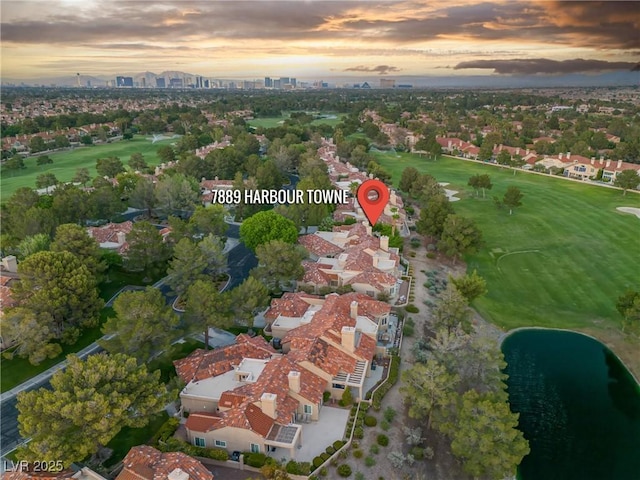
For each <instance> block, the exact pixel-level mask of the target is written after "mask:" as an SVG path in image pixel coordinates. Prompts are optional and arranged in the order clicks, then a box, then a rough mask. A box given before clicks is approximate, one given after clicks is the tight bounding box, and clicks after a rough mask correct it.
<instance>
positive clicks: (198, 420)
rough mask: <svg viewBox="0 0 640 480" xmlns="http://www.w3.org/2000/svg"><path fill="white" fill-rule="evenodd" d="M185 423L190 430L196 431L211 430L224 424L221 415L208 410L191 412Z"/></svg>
mask: <svg viewBox="0 0 640 480" xmlns="http://www.w3.org/2000/svg"><path fill="white" fill-rule="evenodd" d="M185 425H186V427H187V428H188V429H189V430H194V431H196V432H209V431H211V430H216V429H217V428H220V427H221V426H224V424H223V422H222V418H220V416H219V415H216V414H213V413H206V412H198V413H192V414H190V415H189V417H188V418H187V423H186V424H185Z"/></svg>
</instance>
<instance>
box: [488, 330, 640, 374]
mask: <svg viewBox="0 0 640 480" xmlns="http://www.w3.org/2000/svg"><path fill="white" fill-rule="evenodd" d="M523 330H549V331H557V332H570V333H576V334H578V335H584V336H585V337H589V338H591V339H592V340H595V341H597V342H599V343H601V344H602V345H604V346H605V347H607V348H608V349H609V350H610V351H611V353H613V355H615V357H616V358H617V359H618V361H619V362H620V363H621V364H622V365H623V366H624V368H626V369H627V371H628V372H629V374H630V375H631V377H632V378H633V379H634V381H635V382H636V385H638V386H640V381H638V377H637V376H636V374H635V372H634V371H633V368H632V367H631V366H630V362H625V361H624V360H623V358H622V357H620V356H619V355H618V354H617V353H616V352H615V350H614V347H615V345H612V344H610V343H607V342H605V341H604V340H602V339H600V338H598V337H596V336H595V335H592V334H590V333H585V332H581V331H579V330H572V329H570V328H551V327H536V326H532V327H518V328H513V329H511V330H508V331H506V332H503V333H502V335H500V337H499V338H498V346H499V347H500V348H502V344H503V343H504V341H505V340H506V339H507V338H508V337H510V336H511V335H513V334H514V333H517V332H521V331H523Z"/></svg>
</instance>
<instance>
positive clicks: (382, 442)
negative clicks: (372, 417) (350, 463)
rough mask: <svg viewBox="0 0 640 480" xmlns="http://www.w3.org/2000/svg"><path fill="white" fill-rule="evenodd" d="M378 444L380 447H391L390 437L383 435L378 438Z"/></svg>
mask: <svg viewBox="0 0 640 480" xmlns="http://www.w3.org/2000/svg"><path fill="white" fill-rule="evenodd" d="M376 442H378V445H380V446H381V447H386V446H387V445H389V437H387V436H386V435H385V434H383V433H381V434H379V435H378V436H377V437H376Z"/></svg>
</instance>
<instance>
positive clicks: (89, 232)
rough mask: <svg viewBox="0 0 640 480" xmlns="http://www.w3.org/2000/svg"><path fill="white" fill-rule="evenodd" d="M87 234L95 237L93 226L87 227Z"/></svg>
mask: <svg viewBox="0 0 640 480" xmlns="http://www.w3.org/2000/svg"><path fill="white" fill-rule="evenodd" d="M87 235H89V237H90V238H93V228H91V227H89V228H87Z"/></svg>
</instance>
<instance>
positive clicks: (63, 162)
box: [0, 136, 176, 202]
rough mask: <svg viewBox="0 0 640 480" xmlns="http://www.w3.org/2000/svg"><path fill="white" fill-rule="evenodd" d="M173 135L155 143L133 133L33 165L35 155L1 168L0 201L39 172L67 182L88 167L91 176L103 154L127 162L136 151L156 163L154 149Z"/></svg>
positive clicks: (28, 184) (29, 184) (29, 183)
mask: <svg viewBox="0 0 640 480" xmlns="http://www.w3.org/2000/svg"><path fill="white" fill-rule="evenodd" d="M174 142H176V139H167V140H160V141H157V142H155V143H152V141H151V140H150V139H149V138H147V137H144V136H136V137H135V138H133V139H132V140H122V141H119V142H114V143H106V144H101V145H94V146H88V147H78V148H75V149H73V150H65V151H63V152H57V153H51V154H49V157H51V159H52V160H53V163H52V164H49V165H40V166H39V165H37V163H36V161H37V156H36V157H31V158H28V159H26V160H25V161H24V164H25V166H26V168H24V169H22V170H19V171H12V170H3V172H2V180H1V183H0V194H1V195H0V198H1V200H2V201H3V202H4V201H5V200H6V199H7V198H9V197H10V196H11V195H13V192H15V191H16V190H17V189H18V188H21V187H30V188H35V187H36V178H37V176H38V175H40V174H41V173H53V174H54V175H55V176H56V178H57V179H58V180H59V181H61V182H69V181H70V180H71V179H72V178H73V176H74V175H75V173H76V170H77V169H78V168H83V167H84V168H88V169H89V174H90V175H91V176H92V177H94V176H96V175H97V172H96V160H97V159H99V158H106V157H118V158H119V159H120V160H122V162H123V163H124V164H125V166H126V165H127V162H128V161H129V157H131V155H132V154H133V153H136V152H139V153H142V154H143V155H144V159H145V160H146V161H147V163H148V164H149V165H158V164H159V163H160V159H159V158H158V156H157V155H156V151H157V150H158V148H160V147H161V146H162V145H170V144H172V143H174Z"/></svg>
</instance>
